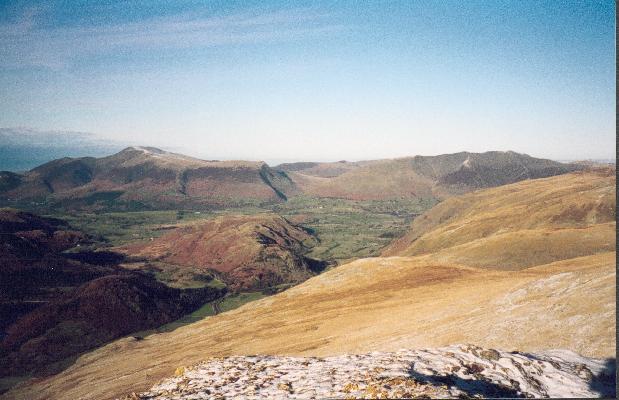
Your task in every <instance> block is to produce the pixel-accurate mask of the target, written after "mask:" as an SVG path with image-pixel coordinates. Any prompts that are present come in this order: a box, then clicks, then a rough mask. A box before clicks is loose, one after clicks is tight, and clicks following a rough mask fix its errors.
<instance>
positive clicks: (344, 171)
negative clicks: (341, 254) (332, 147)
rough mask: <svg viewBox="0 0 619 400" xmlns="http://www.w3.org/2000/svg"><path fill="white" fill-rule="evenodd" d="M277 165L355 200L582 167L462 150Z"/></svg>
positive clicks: (458, 188)
mask: <svg viewBox="0 0 619 400" xmlns="http://www.w3.org/2000/svg"><path fill="white" fill-rule="evenodd" d="M277 168H280V169H281V170H283V171H286V172H288V175H289V176H290V178H291V179H292V180H293V181H294V182H295V184H296V185H297V186H298V188H299V189H300V190H301V191H302V192H303V193H305V194H308V195H313V196H318V197H338V198H346V199H353V200H384V199H391V198H434V199H443V198H446V197H450V196H453V195H456V194H462V193H467V192H470V191H473V190H477V189H482V188H489V187H495V186H500V185H505V184H509V183H514V182H518V181H521V180H525V179H535V178H544V177H549V176H554V175H559V174H564V173H567V172H570V171H575V170H578V169H581V168H582V167H581V166H577V165H571V164H562V163H558V162H555V161H551V160H544V159H539V158H534V157H531V156H528V155H526V154H518V153H514V152H511V151H510V152H499V151H491V152H486V153H468V152H461V153H455V154H445V155H439V156H415V157H406V158H398V159H393V160H376V161H363V162H358V163H346V162H342V163H298V164H283V165H281V166H279V167H277Z"/></svg>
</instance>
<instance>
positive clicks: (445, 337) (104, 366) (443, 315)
mask: <svg viewBox="0 0 619 400" xmlns="http://www.w3.org/2000/svg"><path fill="white" fill-rule="evenodd" d="M614 189H615V179H614V176H609V175H604V174H596V173H592V172H589V173H578V174H570V175H566V176H559V177H554V178H549V179H545V180H535V181H530V182H523V183H517V184H514V185H509V186H506V187H504V188H501V189H490V190H487V191H481V192H478V193H475V194H474V195H475V196H481V198H483V196H484V193H493V194H492V196H494V195H496V191H497V190H505V191H507V192H510V191H511V193H512V197H515V198H521V199H522V201H521V203H518V202H517V201H516V202H515V203H514V204H513V207H510V208H507V209H503V202H501V201H497V202H494V203H493V202H490V200H488V201H487V203H486V204H485V207H483V208H481V209H474V208H466V207H463V208H462V209H457V208H453V209H451V210H452V211H451V212H450V213H448V214H446V215H445V216H444V219H443V221H442V222H445V221H447V220H448V219H452V220H453V221H456V220H458V219H460V218H468V219H469V220H471V221H478V220H484V224H483V226H482V227H483V229H482V230H483V232H477V233H475V232H471V233H470V234H469V235H468V236H467V235H464V239H463V241H464V243H462V244H467V243H473V242H475V241H476V240H477V239H478V238H479V237H482V238H484V237H486V236H487V235H488V234H490V233H491V232H498V231H500V230H501V229H503V227H505V226H507V227H509V221H521V220H522V221H521V222H519V223H520V224H516V223H515V222H514V224H513V226H512V227H511V228H510V229H511V232H512V233H513V234H516V233H522V234H523V235H525V236H527V237H528V240H529V241H530V242H529V244H530V245H535V246H540V247H543V246H545V245H548V246H554V245H555V244H556V240H563V239H562V238H557V237H553V236H544V235H541V236H536V235H533V236H529V235H528V232H527V231H528V230H530V229H531V228H535V229H546V228H548V229H551V228H556V227H561V229H580V228H584V229H589V228H591V227H595V226H599V227H604V226H605V225H607V224H611V225H614V222H610V221H609V219H610V218H611V217H612V215H613V214H612V212H610V211H609V209H607V207H609V208H610V209H613V210H614V208H615V200H614V196H610V197H609V196H607V195H606V193H607V192H611V191H614ZM549 192H552V196H551V197H552V198H553V199H554V201H555V203H554V204H555V206H552V207H547V205H548V204H547V201H548V193H549ZM466 199H467V197H466V196H464V197H461V198H455V199H452V200H451V201H452V202H454V203H453V204H459V202H463V203H466ZM587 199H600V200H601V201H600V204H602V205H601V206H600V207H599V208H595V207H594V208H593V210H594V211H592V212H591V213H589V212H587V213H584V216H581V215H580V214H579V213H576V214H575V213H574V212H573V210H579V209H580V207H581V204H582V202H581V201H582V200H584V201H585V203H587V201H588V200H587ZM518 204H521V205H522V206H526V207H528V208H527V209H526V210H528V214H527V213H526V212H525V211H526V210H525V209H523V208H522V207H519V206H517V205H518ZM595 204H597V203H594V205H595ZM439 207H440V206H439ZM587 209H588V208H587ZM492 210H495V212H497V213H499V211H501V210H502V211H501V213H500V215H501V217H500V218H499V217H495V218H486V217H483V215H484V214H485V213H491V212H492ZM534 210H538V211H539V213H538V214H536V213H533V214H531V213H532V212H533V211H534ZM589 211H591V209H589ZM431 213H432V211H430V213H429V214H431ZM527 221H528V222H527ZM440 223H441V222H439V223H437V224H436V225H437V226H439V227H440ZM431 226H433V224H429V227H428V229H426V230H424V231H423V232H421V231H419V235H420V236H419V238H420V239H417V241H419V240H421V239H423V238H424V237H425V235H431V234H432V232H434V231H433V230H432V228H431ZM473 226H475V225H474V224H473ZM462 229H464V228H462ZM479 229H481V227H480V228H479ZM464 232H465V231H464ZM582 232H583V233H584V234H583V236H582V238H583V239H584V238H585V237H586V235H588V233H587V231H586V230H584V231H582ZM612 235H614V233H613V234H612ZM612 235H611V233H610V231H609V232H607V236H608V240H611V239H613V236H612ZM605 237H606V236H605ZM495 239H496V240H499V241H501V240H502V241H501V242H500V243H499V245H500V247H504V248H509V246H510V245H511V242H512V240H513V236H511V235H508V236H497V238H495ZM604 240H606V239H604ZM458 243H460V242H458ZM584 243H585V245H587V244H588V245H587V246H589V247H590V248H589V249H588V250H586V249H585V250H581V251H578V252H577V253H576V254H570V253H568V254H567V256H566V255H563V254H558V253H553V252H550V256H544V257H532V260H533V261H534V265H531V262H529V261H528V259H527V260H525V259H521V260H519V259H518V258H515V261H512V259H511V257H512V256H511V255H510V254H509V253H507V252H497V253H496V262H493V265H492V268H475V267H471V266H469V265H463V264H464V262H462V263H460V262H453V261H450V262H448V261H445V260H447V257H448V256H449V247H445V248H443V247H441V246H438V245H437V246H436V247H434V248H433V249H435V250H437V251H438V253H429V252H428V253H424V255H419V256H414V257H411V256H408V257H390V258H367V259H362V260H358V261H355V262H352V263H349V264H346V265H342V266H340V267H338V268H335V269H332V270H329V271H327V272H325V273H323V274H321V275H319V276H316V277H313V278H311V279H309V280H307V281H306V282H304V283H302V284H300V285H298V286H296V287H294V288H292V289H290V290H287V291H285V292H283V293H280V294H278V295H275V296H272V297H269V298H266V299H263V300H259V301H256V302H253V303H251V304H248V305H246V306H244V307H241V308H239V309H237V310H234V311H232V312H228V313H223V314H220V315H217V316H214V317H211V318H207V319H205V320H202V321H200V322H197V323H195V324H192V325H188V326H185V327H182V328H179V329H177V330H176V331H174V332H171V333H167V334H159V335H152V336H149V337H148V338H146V339H145V340H142V341H135V340H132V339H123V340H120V341H117V342H115V343H113V344H110V345H108V346H105V347H103V348H101V349H98V350H96V351H94V352H91V353H89V354H87V355H84V356H82V357H81V358H80V359H79V360H78V361H77V362H76V364H75V365H73V366H72V367H71V368H69V369H67V370H66V371H64V372H62V373H61V374H59V375H57V376H54V377H51V378H49V379H47V380H43V381H40V382H34V383H32V382H31V383H28V384H24V385H22V386H21V387H19V388H18V389H16V390H14V391H12V392H10V393H9V394H8V395H9V396H11V398H17V399H22V398H23V399H25V398H28V399H42V398H49V397H55V398H67V399H68V398H78V397H80V396H84V395H86V394H87V395H88V396H94V397H97V398H113V397H116V396H119V395H122V394H128V393H131V392H133V391H136V392H137V391H140V390H144V389H147V388H148V387H150V386H151V385H153V384H154V383H155V382H156V381H157V380H158V379H160V378H162V377H165V376H170V375H172V373H173V372H174V370H175V369H176V368H177V367H179V366H184V365H192V364H195V363H197V362H199V361H202V360H204V359H206V358H208V357H211V356H226V355H231V354H245V355H246V354H291V355H312V356H324V355H335V354H342V353H366V352H368V351H373V350H380V351H395V350H398V349H401V348H423V347H436V346H443V345H450V344H454V343H467V342H468V343H475V344H478V345H480V346H484V347H490V348H492V347H494V348H501V349H505V350H518V351H538V350H546V349H552V348H560V349H567V350H572V351H575V352H577V353H580V354H582V355H585V356H595V357H609V356H614V354H615V313H616V306H615V298H616V289H615V277H616V273H615V268H616V266H615V256H616V253H615V249H614V247H610V248H607V249H606V248H600V247H599V245H598V244H596V243H593V242H587V241H586V240H585V241H584ZM612 243H614V241H612ZM413 244H414V242H413ZM447 245H449V243H447ZM402 249H404V250H402V251H406V249H407V246H406V245H405V246H402ZM523 260H524V261H523ZM465 261H466V260H465ZM503 263H511V266H510V268H509V269H512V270H505V269H504V268H502V266H501V264H503ZM110 366H113V368H110ZM76 380H79V381H80V382H81V384H80V385H79V386H76V385H74V382H75V381H76Z"/></svg>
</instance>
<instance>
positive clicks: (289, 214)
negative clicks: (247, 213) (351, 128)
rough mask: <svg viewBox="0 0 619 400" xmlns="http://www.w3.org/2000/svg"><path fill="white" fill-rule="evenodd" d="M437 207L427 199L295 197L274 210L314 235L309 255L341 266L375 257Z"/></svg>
mask: <svg viewBox="0 0 619 400" xmlns="http://www.w3.org/2000/svg"><path fill="white" fill-rule="evenodd" d="M433 205H434V203H433V202H430V201H424V200H388V201H354V200H343V199H328V198H311V197H301V196H300V197H294V198H292V199H290V200H289V201H287V202H286V203H282V204H280V205H277V206H275V207H274V208H273V211H274V212H276V213H278V214H280V215H282V216H283V217H285V218H287V219H289V220H291V221H293V222H297V223H299V224H300V225H302V226H303V227H305V228H307V229H309V230H310V231H311V232H313V233H314V234H315V235H316V237H317V238H318V239H319V241H320V243H319V244H318V245H317V246H315V247H314V248H312V249H311V251H310V252H309V253H308V254H307V256H308V257H312V258H315V259H318V260H321V261H332V262H336V263H337V264H341V263H343V262H345V261H349V260H352V259H356V258H363V257H372V256H377V255H379V254H380V250H381V249H382V248H383V247H385V246H386V245H387V244H389V243H390V242H391V241H392V240H393V239H394V238H397V237H400V236H401V235H403V234H404V232H405V231H406V230H407V229H408V227H409V225H410V223H411V221H412V219H413V218H414V216H415V215H418V214H420V213H422V212H424V211H425V210H427V209H429V208H430V207H432V206H433Z"/></svg>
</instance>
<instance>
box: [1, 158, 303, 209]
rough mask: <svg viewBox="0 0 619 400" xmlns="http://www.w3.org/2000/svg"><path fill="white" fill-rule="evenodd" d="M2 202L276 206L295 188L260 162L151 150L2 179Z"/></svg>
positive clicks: (68, 161) (71, 161)
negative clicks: (209, 159) (211, 159)
mask: <svg viewBox="0 0 619 400" xmlns="http://www.w3.org/2000/svg"><path fill="white" fill-rule="evenodd" d="M0 178H1V180H0V190H1V192H0V195H1V197H2V198H3V199H4V200H5V201H24V200H36V201H39V202H46V203H48V204H49V205H54V204H57V205H61V206H62V207H63V208H85V209H88V208H101V207H112V208H114V207H115V208H119V209H123V208H124V209H136V208H137V209H139V208H169V207H175V206H187V207H192V206H224V205H225V206H230V205H235V204H246V203H264V202H267V203H268V202H278V201H282V200H283V199H285V198H286V195H285V192H287V191H289V190H292V189H293V184H292V182H290V180H289V179H288V178H287V176H286V175H285V174H281V173H278V172H276V171H274V170H272V169H271V168H269V166H268V165H266V164H265V163H262V162H250V161H205V160H200V159H196V158H192V157H188V156H184V155H180V154H175V153H170V152H166V151H163V150H159V149H156V148H152V147H129V148H127V149H125V150H123V151H121V152H119V153H117V154H114V155H111V156H108V157H102V158H92V157H85V158H63V159H59V160H54V161H51V162H49V163H46V164H43V165H41V166H39V167H36V168H34V169H32V170H31V171H29V172H27V173H25V174H24V175H22V176H16V175H14V174H9V173H4V174H3V175H2V176H0Z"/></svg>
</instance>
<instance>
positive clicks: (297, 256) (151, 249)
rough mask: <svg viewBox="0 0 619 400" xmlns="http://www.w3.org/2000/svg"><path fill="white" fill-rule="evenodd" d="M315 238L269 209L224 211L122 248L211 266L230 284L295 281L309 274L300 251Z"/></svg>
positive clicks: (194, 265)
mask: <svg viewBox="0 0 619 400" xmlns="http://www.w3.org/2000/svg"><path fill="white" fill-rule="evenodd" d="M315 243H316V238H315V237H313V236H312V235H310V234H309V233H307V232H306V231H304V230H303V229H301V228H300V227H298V226H296V225H292V224H291V223H290V222H288V221H287V220H286V219H284V218H282V217H280V216H277V215H274V214H259V215H253V216H247V215H240V216H223V217H219V218H216V219H213V220H209V221H203V222H200V223H193V224H189V225H186V226H182V227H179V228H176V229H174V230H173V231H171V232H169V233H167V234H165V235H164V236H162V237H159V238H157V239H155V240H154V241H150V242H145V243H134V244H130V245H126V246H124V247H122V248H121V250H122V251H123V252H125V253H127V254H129V255H132V256H137V257H143V258H146V259H148V260H151V261H164V262H166V263H170V264H175V265H179V266H181V267H183V268H188V269H197V270H213V271H216V272H218V273H220V274H221V276H222V278H223V280H224V281H225V282H226V283H227V284H228V285H229V287H230V288H231V289H232V290H251V289H253V290H256V289H265V288H267V287H274V286H277V285H281V284H294V283H299V282H302V281H304V280H306V279H307V278H309V277H311V276H313V275H314V272H313V271H312V268H314V267H316V265H315V264H318V262H317V261H316V262H314V261H313V260H310V259H307V258H305V257H304V256H303V254H304V253H305V252H307V250H308V248H309V247H311V246H312V245H314V244H315Z"/></svg>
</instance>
